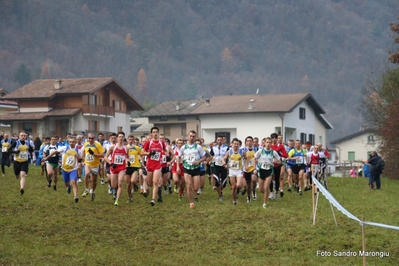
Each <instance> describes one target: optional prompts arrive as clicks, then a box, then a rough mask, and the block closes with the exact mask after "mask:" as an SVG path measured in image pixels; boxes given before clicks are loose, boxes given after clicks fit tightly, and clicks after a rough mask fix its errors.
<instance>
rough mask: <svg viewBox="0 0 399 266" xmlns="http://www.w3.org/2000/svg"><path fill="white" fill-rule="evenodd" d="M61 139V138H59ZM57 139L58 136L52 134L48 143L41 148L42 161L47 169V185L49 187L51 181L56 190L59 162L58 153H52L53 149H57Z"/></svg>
mask: <svg viewBox="0 0 399 266" xmlns="http://www.w3.org/2000/svg"><path fill="white" fill-rule="evenodd" d="M61 139H62V138H61ZM57 140H59V138H58V137H57V136H52V137H51V139H50V144H49V145H47V146H46V147H45V148H44V150H43V159H42V161H44V162H46V171H47V181H48V183H47V186H48V187H49V188H50V187H51V182H53V188H54V190H57V181H58V167H59V165H58V163H59V160H60V158H59V155H58V152H55V153H53V151H57V150H58V147H62V146H63V145H62V146H58V144H57Z"/></svg>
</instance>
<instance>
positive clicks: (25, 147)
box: [8, 131, 34, 195]
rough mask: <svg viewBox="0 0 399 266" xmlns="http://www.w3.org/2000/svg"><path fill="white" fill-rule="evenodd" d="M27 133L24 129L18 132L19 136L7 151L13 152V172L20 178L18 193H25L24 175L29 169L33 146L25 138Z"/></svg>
mask: <svg viewBox="0 0 399 266" xmlns="http://www.w3.org/2000/svg"><path fill="white" fill-rule="evenodd" d="M26 137H27V134H26V133H25V132H24V131H21V133H19V138H18V139H17V140H15V141H14V142H13V143H12V144H11V146H10V147H9V148H8V152H11V153H14V174H15V178H16V179H18V178H21V179H20V190H19V192H20V194H21V195H23V194H24V193H25V184H26V175H27V174H28V171H29V154H31V155H32V156H33V153H34V148H33V147H32V145H30V144H29V141H28V140H26Z"/></svg>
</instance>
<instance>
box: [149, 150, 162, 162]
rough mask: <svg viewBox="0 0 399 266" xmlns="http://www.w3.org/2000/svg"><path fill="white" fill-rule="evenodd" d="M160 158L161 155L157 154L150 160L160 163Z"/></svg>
mask: <svg viewBox="0 0 399 266" xmlns="http://www.w3.org/2000/svg"><path fill="white" fill-rule="evenodd" d="M160 157H161V153H159V152H156V153H155V154H154V155H151V157H150V159H151V160H153V161H159V159H160Z"/></svg>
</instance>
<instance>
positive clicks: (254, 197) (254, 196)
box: [252, 190, 258, 200]
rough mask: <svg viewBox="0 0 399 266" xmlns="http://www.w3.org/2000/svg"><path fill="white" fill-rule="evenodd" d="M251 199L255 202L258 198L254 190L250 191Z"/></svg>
mask: <svg viewBox="0 0 399 266" xmlns="http://www.w3.org/2000/svg"><path fill="white" fill-rule="evenodd" d="M252 199H253V200H257V199H258V197H257V196H256V191H255V190H253V191H252Z"/></svg>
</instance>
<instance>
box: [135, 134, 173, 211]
mask: <svg viewBox="0 0 399 266" xmlns="http://www.w3.org/2000/svg"><path fill="white" fill-rule="evenodd" d="M150 132H151V137H152V139H151V140H148V141H147V142H146V143H145V144H144V147H143V150H142V151H141V155H144V156H147V177H148V184H149V186H150V187H151V186H152V199H151V202H150V203H151V206H155V197H156V195H157V194H158V202H162V163H161V155H162V152H163V151H164V152H165V153H166V154H167V155H168V150H167V147H166V144H165V142H163V141H160V140H159V128H157V127H152V128H151V131H150Z"/></svg>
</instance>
